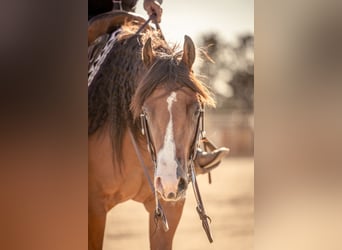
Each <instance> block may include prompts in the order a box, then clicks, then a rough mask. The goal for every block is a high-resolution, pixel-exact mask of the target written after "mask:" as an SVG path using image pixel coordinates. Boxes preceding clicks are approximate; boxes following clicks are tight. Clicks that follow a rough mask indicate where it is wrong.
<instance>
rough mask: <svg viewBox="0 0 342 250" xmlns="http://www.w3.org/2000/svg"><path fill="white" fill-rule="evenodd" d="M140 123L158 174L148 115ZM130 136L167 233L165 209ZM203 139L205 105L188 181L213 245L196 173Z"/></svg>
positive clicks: (156, 210)
mask: <svg viewBox="0 0 342 250" xmlns="http://www.w3.org/2000/svg"><path fill="white" fill-rule="evenodd" d="M140 122H141V132H142V134H143V135H145V137H146V142H147V149H148V151H149V152H150V156H151V159H152V162H153V164H154V170H155V172H156V169H157V154H156V150H155V146H154V144H153V138H152V135H151V131H150V128H149V125H148V121H147V117H146V113H145V112H142V113H141V114H140ZM130 135H131V139H132V142H133V145H134V148H135V150H136V153H137V155H138V158H139V160H140V163H141V166H142V168H143V170H144V173H145V175H146V178H147V180H148V182H149V185H150V187H151V190H152V192H153V193H154V197H155V200H156V209H155V218H156V220H158V219H161V221H162V222H163V228H164V231H165V232H166V231H168V230H169V226H168V222H167V218H166V216H165V214H164V211H163V208H162V206H161V204H160V202H159V199H158V195H157V191H156V190H155V188H154V185H153V182H152V180H151V177H150V176H149V174H148V171H147V167H146V165H145V164H144V161H143V160H142V157H141V154H140V151H139V149H138V146H137V144H136V142H135V139H134V137H133V135H132V133H130ZM203 138H205V131H204V106H203V104H201V109H200V113H199V115H198V118H197V124H196V128H195V135H194V139H193V141H192V144H191V146H190V152H191V153H190V156H189V164H188V180H189V182H190V181H191V183H192V187H193V190H194V195H195V199H196V202H197V207H196V211H197V213H198V215H199V217H200V219H201V221H202V226H203V229H204V231H205V233H206V234H207V237H208V240H209V242H210V243H212V242H213V239H212V235H211V232H210V228H209V223H208V221H210V222H211V219H210V217H209V216H207V215H206V213H205V209H204V206H203V201H202V198H201V194H200V191H199V188H198V184H197V179H196V172H195V166H194V160H195V158H196V155H197V148H198V146H199V142H200V139H203Z"/></svg>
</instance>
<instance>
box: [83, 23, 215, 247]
mask: <svg viewBox="0 0 342 250" xmlns="http://www.w3.org/2000/svg"><path fill="white" fill-rule="evenodd" d="M138 29H139V25H136V24H133V23H128V24H125V25H124V26H122V27H121V29H120V30H119V31H117V34H116V37H115V40H116V41H115V43H114V45H113V47H112V48H111V50H110V51H109V52H108V53H109V54H108V55H107V58H108V59H106V60H104V61H103V62H102V65H101V69H100V70H99V71H98V72H97V73H96V75H95V76H93V77H94V79H93V82H92V83H91V85H90V86H89V92H88V98H89V100H88V103H89V104H88V112H89V113H88V115H89V124H88V127H89V144H88V151H89V156H88V157H89V159H88V162H89V163H88V164H89V166H88V168H89V184H88V185H89V206H88V210H89V211H88V214H89V222H88V223H89V229H88V230H89V249H92V250H100V249H102V243H103V236H104V228H105V222H106V214H107V212H108V211H109V210H110V209H112V208H113V207H114V206H115V205H117V204H119V203H122V202H125V201H127V200H134V201H137V202H141V203H143V204H144V206H145V208H146V210H147V212H148V213H149V218H150V219H149V221H150V222H149V231H150V234H149V235H150V248H151V249H163V250H167V249H172V240H173V237H174V234H175V231H176V228H177V225H178V223H179V221H180V218H181V215H182V210H183V206H184V202H185V193H186V190H187V186H188V183H189V176H188V173H189V170H188V168H189V161H191V160H193V159H191V153H192V152H191V150H192V147H193V142H194V141H195V140H196V138H197V137H196V128H197V126H198V122H199V119H198V117H199V114H200V111H201V107H202V105H211V106H213V105H214V101H213V99H212V98H211V93H210V92H209V90H208V89H207V88H206V87H205V86H204V84H203V83H201V82H200V81H199V80H198V79H197V78H196V77H195V76H194V73H193V71H192V66H193V63H194V60H195V46H194V43H193V42H192V40H191V38H189V37H187V36H185V41H184V46H183V50H182V51H177V48H175V47H170V46H169V45H168V44H167V43H166V42H165V41H164V40H163V39H162V38H161V36H160V34H159V33H158V32H157V31H155V30H151V29H146V30H144V31H142V32H139V33H137V30H138ZM107 36H108V35H107ZM141 114H143V115H144V117H145V119H146V123H147V124H148V133H149V138H150V140H151V142H150V143H151V145H153V150H154V151H155V152H154V154H155V162H153V160H152V159H151V154H150V153H151V152H149V150H148V148H147V147H146V137H145V136H144V135H142V133H141V129H142V124H141V123H140V120H139V119H140V116H141ZM145 132H146V131H145ZM134 144H136V146H137V147H136V148H135V147H134V146H135V145H134ZM150 151H151V149H150ZM152 153H153V152H152ZM152 158H153V157H152ZM141 164H145V165H146V168H147V172H148V175H149V176H151V177H152V176H153V178H152V179H153V181H152V183H153V184H152V185H153V188H154V189H155V191H156V192H155V193H153V192H152V191H151V187H150V185H149V181H148V179H147V178H146V176H145V173H144V168H142V166H141ZM155 194H156V196H155ZM156 200H157V202H160V205H161V207H162V208H163V212H164V214H165V215H166V217H167V221H168V227H169V228H168V229H169V230H168V231H167V232H165V230H163V227H162V226H161V225H162V222H161V221H160V220H159V221H157V222H156V221H155V208H156Z"/></svg>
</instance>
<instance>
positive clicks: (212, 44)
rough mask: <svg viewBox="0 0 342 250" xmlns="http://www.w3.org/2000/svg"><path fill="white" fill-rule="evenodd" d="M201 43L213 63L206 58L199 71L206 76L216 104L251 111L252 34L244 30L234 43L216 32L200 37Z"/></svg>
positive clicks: (252, 87) (244, 111)
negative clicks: (225, 39)
mask: <svg viewBox="0 0 342 250" xmlns="http://www.w3.org/2000/svg"><path fill="white" fill-rule="evenodd" d="M201 46H202V47H204V51H205V53H206V54H207V55H208V56H209V57H210V58H212V59H213V61H214V62H215V63H212V62H210V61H209V60H206V61H204V62H202V64H201V65H200V72H201V74H204V75H206V76H207V77H208V81H209V85H211V88H212V89H213V91H214V92H215V94H216V96H217V101H218V108H219V109H225V110H230V111H240V112H243V113H248V114H250V113H252V112H253V107H254V105H253V99H254V98H253V92H254V37H253V35H251V34H244V35H241V36H239V37H238V39H237V44H236V45H234V44H232V43H229V42H226V41H224V40H223V39H222V38H221V37H220V36H219V35H218V34H217V33H210V34H205V35H203V36H202V37H201Z"/></svg>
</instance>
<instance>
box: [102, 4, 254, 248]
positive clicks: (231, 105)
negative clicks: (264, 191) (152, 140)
mask: <svg viewBox="0 0 342 250" xmlns="http://www.w3.org/2000/svg"><path fill="white" fill-rule="evenodd" d="M162 6H163V9H164V11H163V17H162V23H161V28H162V30H163V33H164V35H165V37H166V39H167V40H168V41H169V42H170V43H178V44H179V45H180V46H182V44H183V39H184V35H185V34H186V35H189V36H190V37H191V38H192V39H193V40H194V42H195V45H196V47H197V48H198V52H199V53H198V57H197V61H196V64H195V72H196V73H197V74H198V75H199V76H200V79H201V80H202V81H203V82H205V83H206V84H207V85H208V86H209V87H210V88H211V90H212V91H213V93H214V95H215V99H216V101H217V107H216V109H209V110H206V117H205V118H206V130H207V136H208V137H209V139H211V140H212V141H213V142H214V143H215V144H216V145H217V146H225V147H228V148H230V154H229V155H228V157H227V158H226V159H224V161H223V162H222V163H221V165H220V166H219V167H218V168H217V169H215V170H214V171H213V172H212V179H213V183H212V184H208V177H207V176H206V175H205V176H204V175H202V176H199V177H198V182H199V186H200V190H201V193H202V198H203V200H204V205H205V207H206V210H207V213H208V215H209V216H210V217H211V219H212V224H211V230H212V234H213V237H214V243H213V244H210V243H209V242H208V240H207V237H206V235H205V233H204V231H203V229H202V226H201V222H200V220H199V218H198V215H197V212H196V210H195V207H196V204H195V199H194V195H193V191H192V188H189V190H188V192H187V201H186V204H185V208H184V212H183V216H182V219H181V222H180V224H179V227H178V229H177V232H176V236H175V239H174V249H177V250H182V249H184V250H202V249H203V250H204V249H234V250H240V249H241V250H248V249H252V248H253V235H254V158H253V154H254V104H253V103H254V98H253V96H254V2H253V1H251V0H241V1H219V0H214V1H203V0H201V1H182V0H172V1H171V0H169V1H168V0H165V1H163V4H162ZM136 12H137V13H139V14H141V15H143V16H145V17H146V12H145V11H144V10H143V8H142V1H139V2H138V6H137V11H136ZM203 50H204V51H206V53H207V55H208V56H209V57H210V58H211V59H212V60H213V61H214V62H211V61H210V60H208V59H206V58H205V56H203V53H202V54H201V53H200V51H203ZM104 249H105V250H113V249H117V250H119V249H149V242H148V214H147V212H145V209H144V207H143V206H142V204H139V203H136V202H133V201H130V202H126V203H124V204H121V205H119V206H117V207H115V208H114V209H113V210H112V211H111V212H110V213H109V215H108V219H107V225H106V232H105V242H104Z"/></svg>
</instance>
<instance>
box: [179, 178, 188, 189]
mask: <svg viewBox="0 0 342 250" xmlns="http://www.w3.org/2000/svg"><path fill="white" fill-rule="evenodd" d="M187 185H188V184H187V183H186V181H185V179H184V178H180V179H179V183H178V190H179V191H183V190H185V189H186V188H187Z"/></svg>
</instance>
